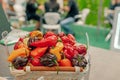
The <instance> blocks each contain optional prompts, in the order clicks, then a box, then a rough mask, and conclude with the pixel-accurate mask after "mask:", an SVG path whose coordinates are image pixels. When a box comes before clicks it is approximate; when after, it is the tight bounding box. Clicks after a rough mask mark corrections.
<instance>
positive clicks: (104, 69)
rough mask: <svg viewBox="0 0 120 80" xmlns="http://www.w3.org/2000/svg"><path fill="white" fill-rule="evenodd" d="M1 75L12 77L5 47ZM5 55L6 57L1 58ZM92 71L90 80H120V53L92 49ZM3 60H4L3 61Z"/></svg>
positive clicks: (1, 62)
mask: <svg viewBox="0 0 120 80" xmlns="http://www.w3.org/2000/svg"><path fill="white" fill-rule="evenodd" d="M0 52H2V53H0V65H1V66H0V75H1V76H10V73H9V67H8V64H7V62H6V58H4V57H6V54H5V49H4V47H3V46H0ZM1 55H4V56H1ZM90 55H91V71H90V77H89V80H120V77H119V76H120V52H114V51H111V50H105V49H101V48H96V47H92V46H91V47H90ZM1 59H2V60H1Z"/></svg>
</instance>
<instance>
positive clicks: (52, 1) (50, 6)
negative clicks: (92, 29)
mask: <svg viewBox="0 0 120 80" xmlns="http://www.w3.org/2000/svg"><path fill="white" fill-rule="evenodd" d="M44 6H45V12H59V9H60V5H59V4H58V3H57V1H56V0H49V1H48V2H45V4H44Z"/></svg>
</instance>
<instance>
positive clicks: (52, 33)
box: [44, 31, 57, 38]
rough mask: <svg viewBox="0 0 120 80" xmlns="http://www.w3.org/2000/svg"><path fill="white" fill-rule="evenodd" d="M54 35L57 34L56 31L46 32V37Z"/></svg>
mask: <svg viewBox="0 0 120 80" xmlns="http://www.w3.org/2000/svg"><path fill="white" fill-rule="evenodd" d="M53 35H55V36H57V35H56V34H55V33H54V32H52V31H48V32H46V33H45V35H44V38H47V37H49V36H53Z"/></svg>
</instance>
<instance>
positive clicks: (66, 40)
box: [61, 34, 75, 45]
mask: <svg viewBox="0 0 120 80" xmlns="http://www.w3.org/2000/svg"><path fill="white" fill-rule="evenodd" d="M61 39H62V42H63V44H64V45H66V44H71V45H74V44H75V38H74V36H73V35H72V34H68V35H67V36H66V35H65V36H63V37H61Z"/></svg>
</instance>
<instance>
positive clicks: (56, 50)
mask: <svg viewBox="0 0 120 80" xmlns="http://www.w3.org/2000/svg"><path fill="white" fill-rule="evenodd" d="M63 47H64V45H63V43H62V42H57V44H56V46H55V47H54V48H51V49H50V53H52V54H54V55H56V57H57V61H58V62H59V61H60V60H61V54H60V51H62V49H63Z"/></svg>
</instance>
